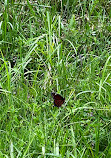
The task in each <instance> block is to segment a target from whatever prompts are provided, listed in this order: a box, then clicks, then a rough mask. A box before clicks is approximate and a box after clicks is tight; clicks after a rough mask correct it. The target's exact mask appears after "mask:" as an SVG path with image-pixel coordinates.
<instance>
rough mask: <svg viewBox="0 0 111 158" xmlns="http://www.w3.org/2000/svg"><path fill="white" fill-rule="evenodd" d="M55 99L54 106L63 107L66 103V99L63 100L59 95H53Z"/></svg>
mask: <svg viewBox="0 0 111 158" xmlns="http://www.w3.org/2000/svg"><path fill="white" fill-rule="evenodd" d="M51 95H52V97H53V99H54V106H57V107H61V105H62V104H63V103H64V102H65V98H63V97H62V96H61V95H59V94H55V93H51Z"/></svg>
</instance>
